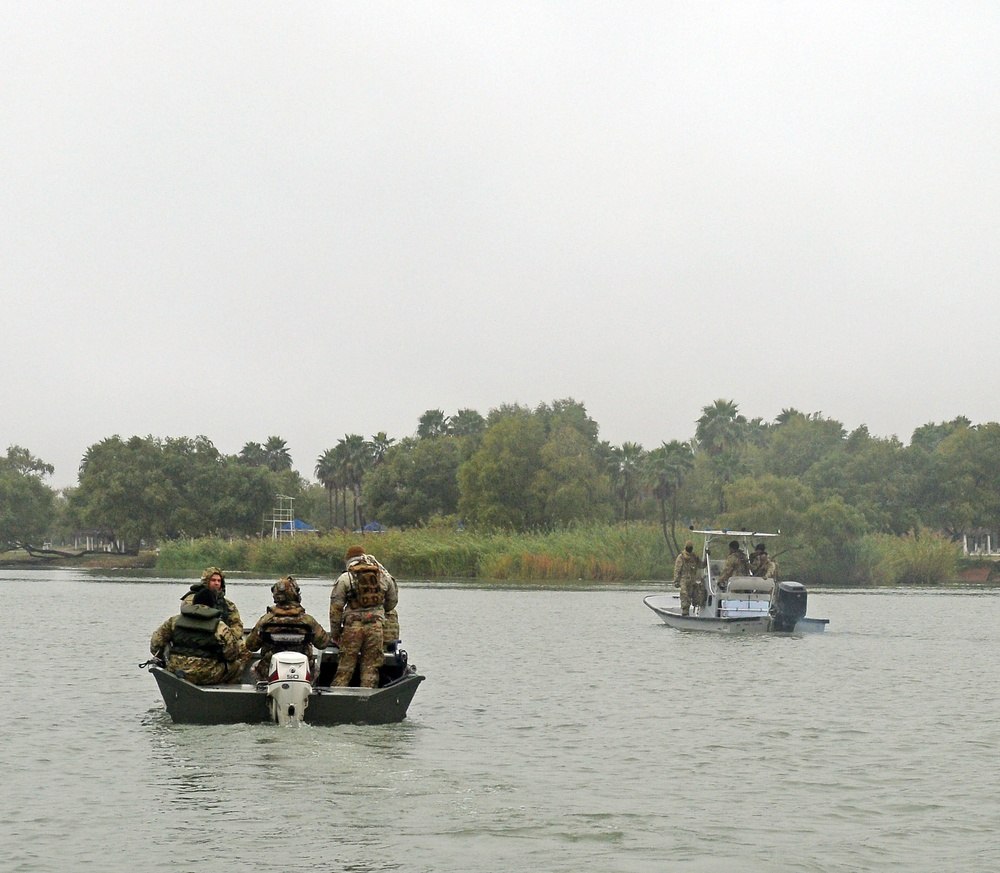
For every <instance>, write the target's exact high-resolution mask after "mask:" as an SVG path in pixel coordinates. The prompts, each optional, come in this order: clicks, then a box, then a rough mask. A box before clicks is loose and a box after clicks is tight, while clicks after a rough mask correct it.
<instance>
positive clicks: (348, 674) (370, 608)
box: [330, 546, 398, 688]
mask: <svg viewBox="0 0 1000 873" xmlns="http://www.w3.org/2000/svg"><path fill="white" fill-rule="evenodd" d="M379 567H380V565H379V564H378V563H377V562H376V563H372V562H369V560H368V556H367V555H366V554H365V550H364V549H362V548H361V547H360V546H351V547H350V548H349V549H348V550H347V570H346V571H345V572H344V573H341V575H340V577H339V578H338V579H337V581H336V582H335V583H334V586H333V591H332V593H331V594H330V635H331V636H332V637H333V641H334V643H336V644H337V645H338V646H340V659H339V663H338V664H337V675H336V676H334V679H333V684H334V685H339V686H345V685H349V684H350V682H351V678H352V676H353V675H354V668H355V666H356V665H357V662H358V656H359V655H360V657H361V687H362V688H375V687H377V686H378V671H379V667H381V666H382V660H383V627H384V624H385V614H386V611H387V610H392V609H395V608H396V602H397V600H398V593H397V589H396V585H395V582H393V583H392V584H391V585H390V584H389V582H388V580H387V579H386V576H387V575H388V574H384V575H383V573H381V572H379ZM391 578H392V577H391V576H390V577H389V579H391Z"/></svg>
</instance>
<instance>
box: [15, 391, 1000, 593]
mask: <svg viewBox="0 0 1000 873" xmlns="http://www.w3.org/2000/svg"><path fill="white" fill-rule="evenodd" d="M693 431H694V433H693V436H692V437H691V438H690V439H689V440H687V441H679V440H673V441H670V442H665V443H663V444H661V445H660V446H658V447H654V448H652V449H650V450H647V449H645V448H644V447H643V446H641V445H639V444H637V443H632V442H626V443H623V444H621V445H618V446H615V445H611V444H609V443H608V442H606V441H602V440H600V439H599V435H598V434H599V427H598V424H597V422H595V421H594V420H593V419H592V418H591V417H590V416H589V415H588V414H587V411H586V408H585V407H584V405H583V404H582V403H579V402H577V401H575V400H572V399H565V400H557V401H554V402H552V403H551V404H541V405H539V406H538V407H535V408H529V407H526V406H521V405H518V404H510V405H504V406H501V407H498V408H496V409H492V410H490V411H489V413H488V414H487V415H486V416H485V417H484V416H483V415H481V414H480V413H478V412H476V411H475V410H471V409H462V410H459V411H458V413H456V414H455V415H453V416H448V415H446V414H445V412H444V411H443V410H440V409H430V410H427V411H426V412H425V413H424V414H423V415H422V416H421V417H420V420H419V422H418V424H417V427H416V430H415V432H414V434H413V435H412V436H408V437H405V438H403V439H400V440H396V439H394V438H391V437H389V436H388V435H387V434H386V433H385V432H380V433H378V434H376V435H374V436H373V437H371V439H366V438H364V437H363V436H361V435H359V434H347V435H345V436H344V437H343V438H342V439H340V440H339V441H338V442H337V443H336V444H335V445H334V446H332V447H331V448H329V449H327V450H326V451H324V452H323V453H322V454H321V455H320V457H319V458H317V460H316V464H315V468H314V471H313V472H314V475H315V477H316V480H317V481H316V482H315V483H314V484H308V483H307V482H306V481H305V480H303V479H302V477H301V476H299V474H298V473H296V472H295V471H294V470H292V469H291V456H290V452H289V450H288V446H287V444H286V443H285V441H284V440H283V439H281V438H280V437H278V436H271V437H268V438H267V440H266V441H265V442H263V443H258V442H248V443H246V444H245V445H244V447H243V449H242V450H241V451H240V453H239V454H238V455H234V456H223V455H221V454H220V453H219V452H218V451H217V450H216V449H215V447H214V446H213V445H212V443H211V442H210V441H209V440H208V439H207V438H206V437H203V436H199V437H195V438H194V439H188V438H177V439H160V438H156V437H152V436H149V437H132V438H130V439H128V440H123V439H121V438H120V437H117V436H115V437H111V438H109V439H106V440H103V441H101V442H99V443H96V444H95V445H93V446H91V447H90V448H89V449H87V452H86V454H85V456H84V458H83V461H82V463H81V465H80V481H79V486H78V487H77V488H75V489H72V491H68V492H67V495H66V498H67V499H65V500H63V501H62V502H61V503H59V502H58V501H57V502H55V503H54V502H53V497H54V495H53V493H52V491H51V489H49V488H48V486H46V485H45V484H44V482H43V481H42V480H43V478H44V476H45V475H46V473H47V472H48V471H49V470H50V469H51V468H47V465H45V464H44V463H43V462H41V461H38V460H37V459H35V458H33V457H32V456H31V455H30V453H28V452H27V451H26V450H24V449H20V448H19V447H16V446H15V447H11V449H10V450H8V456H7V458H6V459H0V525H2V527H0V534H2V537H3V540H4V541H5V542H9V541H13V540H24V539H30V538H32V537H38V536H42V535H43V534H44V533H45V532H46V531H50V530H51V529H52V527H53V525H54V524H55V525H56V526H60V525H61V527H62V529H64V530H73V529H80V528H87V527H89V528H98V529H106V530H109V531H113V532H114V535H115V536H116V537H117V538H118V539H120V540H123V541H125V542H127V543H128V545H129V547H130V548H135V547H137V546H138V545H139V544H140V543H141V542H146V543H148V544H152V543H164V542H167V541H170V540H174V539H178V538H181V537H185V538H189V539H190V538H197V537H203V536H220V537H225V538H229V539H232V538H234V537H251V538H252V537H258V538H259V536H260V535H261V534H268V533H270V526H269V524H268V522H267V521H266V519H267V517H268V515H269V513H270V512H271V511H272V509H273V508H274V503H275V498H276V495H279V494H281V495H286V496H291V497H294V498H295V499H296V503H295V514H296V515H297V517H299V518H302V519H304V520H305V521H307V522H309V523H311V524H312V525H314V526H316V527H318V528H321V529H324V530H329V531H337V530H341V531H353V530H360V529H361V528H363V527H364V525H365V524H366V522H368V521H378V522H380V523H381V524H383V525H386V526H388V527H390V528H393V529H408V530H411V531H413V530H415V529H420V528H427V527H428V526H433V525H438V526H439V529H440V530H445V529H449V530H452V531H454V530H463V531H464V532H465V534H466V535H467V536H470V535H472V533H473V532H476V531H478V532H480V534H481V535H489V536H494V535H497V536H500V535H504V536H512V535H521V534H530V535H533V536H534V535H538V536H542V535H545V536H547V537H548V538H549V540H548V541H549V542H550V543H552V542H555V539H554V538H555V537H558V536H560V535H561V533H560V532H566V531H579V530H581V529H586V530H589V531H591V532H593V531H595V530H597V529H599V528H600V526H602V525H604V526H608V525H612V526H614V525H619V526H620V525H625V526H629V525H638V526H641V527H642V528H643V529H649V528H650V527H653V528H655V529H657V530H659V533H660V537H661V540H662V542H663V543H664V544H665V546H664V547H665V552H664V555H663V558H664V560H665V561H666V562H667V563H669V561H670V560H672V558H673V556H674V555H675V554H676V553H677V551H679V549H680V546H681V544H682V543H683V540H684V539H686V538H687V529H688V527H689V526H693V527H696V528H697V527H702V526H708V527H728V528H747V529H751V530H770V531H776V530H781V531H782V532H784V536H783V537H782V540H781V543H782V546H781V548H782V553H781V554H779V556H778V557H779V560H780V562H781V564H782V567H783V569H784V570H785V571H787V572H794V573H796V574H798V575H802V576H808V577H809V578H810V579H812V580H813V581H851V580H854V581H863V580H864V578H868V579H870V578H874V577H875V576H878V575H879V574H882V575H886V574H888V575H890V576H892V575H900V576H903V577H906V578H920V577H921V573H922V572H923V571H922V570H915V571H912V572H911V571H909V570H907V571H903V570H899V569H898V567H897V568H889V569H887V567H888V565H887V563H886V561H885V559H884V552H885V548H886V544H887V543H894V544H895V545H896V547H897V549H898V550H900V552H901V553H902V552H907V551H908V552H909V553H916V552H918V551H919V552H920V558H919V561H918V563H920V562H923V563H925V564H927V565H928V566H930V565H933V564H934V562H935V561H938V562H940V561H942V560H945V561H946V563H949V564H950V565H951V566H954V560H955V555H956V554H958V552H957V551H956V549H955V548H954V544H955V543H958V542H960V541H961V538H962V537H963V535H965V534H968V533H970V532H975V531H977V530H992V531H996V530H997V528H998V527H1000V424H997V423H995V422H991V423H988V424H981V425H974V424H973V423H972V422H970V421H969V420H968V419H966V418H961V417H959V418H956V419H954V420H952V421H950V422H942V423H937V424H933V423H931V424H927V425H924V426H923V427H920V428H918V429H917V430H916V431H915V432H914V433H913V435H912V438H911V441H910V443H909V445H905V444H904V443H902V442H901V441H900V440H899V439H897V438H896V437H889V438H879V437H874V436H872V435H871V434H870V433H869V432H868V430H867V429H866V428H865V427H859V428H857V429H856V430H854V431H852V432H847V431H846V429H845V428H844V426H843V425H842V424H841V423H840V422H838V421H836V420H835V419H832V418H828V417H825V416H823V415H822V414H820V413H802V412H800V411H798V410H795V409H786V410H783V411H782V413H781V414H780V415H779V416H777V418H776V419H775V420H774V421H771V422H768V421H764V420H763V419H761V418H747V417H746V416H745V415H743V414H742V413H741V412H740V410H739V407H738V406H737V404H736V403H735V402H734V401H732V400H725V399H719V400H716V401H714V402H713V403H711V404H709V405H707V406H705V407H704V409H703V410H702V415H701V416H700V418H699V419H698V420H697V421H696V422H694V428H693ZM60 506H62V511H61V512H58V507H60ZM54 507H55V508H54ZM54 513H56V514H58V518H59V521H58V522H54V521H53V515H54ZM612 529H614V528H613V527H612ZM591 537H593V534H591ZM411 538H412V537H411ZM466 542H468V539H466ZM942 544H943V545H942ZM576 545H578V546H582V543H581V542H580V541H577V542H576ZM925 545H926V548H925ZM939 546H940V548H939ZM262 548H263V547H262ZM298 548H306V547H305V546H299V547H298ZM550 548H552V547H551V546H550ZM921 550H922V551H921ZM584 551H585V552H588V553H590V552H593V551H594V550H592V549H591V550H588V549H584ZM597 551H598V552H599V550H597ZM527 554H528V553H526V555H527ZM477 555H478V557H477V558H476V560H475V565H476V567H477V572H481V571H482V569H483V568H484V567H489V568H490V572H491V573H497V574H501V575H502V574H503V573H505V572H507V571H508V569H509V568H511V567H514V566H518V567H520V568H521V569H520V570H518V571H517V572H523V571H524V567H527V566H532V565H533V562H534V563H535V564H536V565H537V561H536V559H535V558H532V557H530V555H528V557H525V558H523V559H522V558H521V557H517V556H516V554H515V556H514V557H511V555H510V554H508V553H507V552H504V556H503V557H500V558H498V557H496V552H495V550H493V551H491V550H490V549H487V550H485V552H483V553H479V552H477ZM491 556H492V557H491ZM942 556H944V557H942ZM549 557H552V554H549ZM463 560H464V559H463ZM588 560H589V559H588ZM594 560H596V561H598V563H599V562H600V561H601V560H603V558H601V557H600V556H599V554H598V555H597V557H596V558H594ZM462 566H465V565H464V564H463V565H462ZM596 566H597V564H594V565H593V566H592V568H591V569H590V570H587V571H585V572H587V573H589V574H591V575H595V574H596V575H598V576H601V577H603V576H607V575H610V576H613V575H614V573H615V572H617V571H608V572H607V573H606V572H605V571H602V570H595V569H593V567H596ZM564 571H565V572H566V573H568V574H572V573H574V572H584V571H580V569H579V568H578V567H575V565H574V566H573V567H571V566H570V564H566V566H565V567H564ZM534 572H539V573H543V574H544V573H548V572H549V571H548V570H542V569H541V568H540V567H539V566H535V571H534Z"/></svg>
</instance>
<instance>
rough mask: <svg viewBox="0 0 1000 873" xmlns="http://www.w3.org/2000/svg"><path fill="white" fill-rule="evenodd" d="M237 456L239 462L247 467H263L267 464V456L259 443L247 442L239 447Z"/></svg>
mask: <svg viewBox="0 0 1000 873" xmlns="http://www.w3.org/2000/svg"><path fill="white" fill-rule="evenodd" d="M237 457H239V459H240V463H241V464H244V465H246V466H247V467H263V466H265V465H266V464H267V456H266V455H265V454H264V447H263V446H262V445H261V444H260V443H247V444H246V445H245V446H243V448H242V449H240V453H239V455H238V456H237Z"/></svg>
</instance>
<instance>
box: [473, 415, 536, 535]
mask: <svg viewBox="0 0 1000 873" xmlns="http://www.w3.org/2000/svg"><path fill="white" fill-rule="evenodd" d="M545 441H546V433H545V426H544V425H543V424H542V422H541V421H540V420H539V418H538V417H536V416H533V415H532V414H531V413H530V412H526V411H518V412H512V413H511V414H509V415H506V416H504V417H502V418H500V419H498V420H497V421H496V422H495V423H494V424H491V425H490V426H489V427H488V428H487V430H486V432H485V433H484V434H483V439H482V444H481V445H480V447H479V449H478V450H477V451H476V452H475V454H473V455H472V457H471V458H469V460H468V461H466V462H465V463H463V464H462V466H461V467H460V468H459V470H458V482H459V491H460V493H461V497H460V499H459V512H460V514H461V515H462V517H463V519H465V520H466V521H468V522H470V523H472V524H477V525H481V526H483V527H490V528H510V529H514V530H525V529H527V528H532V527H538V526H541V525H542V524H544V520H545V515H544V502H543V500H542V498H541V495H540V493H539V489H537V488H535V487H534V485H535V476H536V475H537V473H538V472H539V470H540V469H541V468H542V457H541V451H542V446H543V445H545Z"/></svg>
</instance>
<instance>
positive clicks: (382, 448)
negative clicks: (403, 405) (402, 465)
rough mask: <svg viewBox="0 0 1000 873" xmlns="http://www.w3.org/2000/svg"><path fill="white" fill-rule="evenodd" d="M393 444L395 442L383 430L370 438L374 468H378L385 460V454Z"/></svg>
mask: <svg viewBox="0 0 1000 873" xmlns="http://www.w3.org/2000/svg"><path fill="white" fill-rule="evenodd" d="M394 442H396V441H395V440H394V439H393V438H392V437H390V436H389V435H388V434H387V433H386V432H385V431H384V430H380V431H379V432H378V433H377V434H375V435H374V436H373V437H372V442H371V446H372V462H373V463H374V464H375V466H378V465H379V464H381V463H382V461H384V460H385V453H386V452H388V451H389V449H391V448H392V444H393V443H394Z"/></svg>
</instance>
